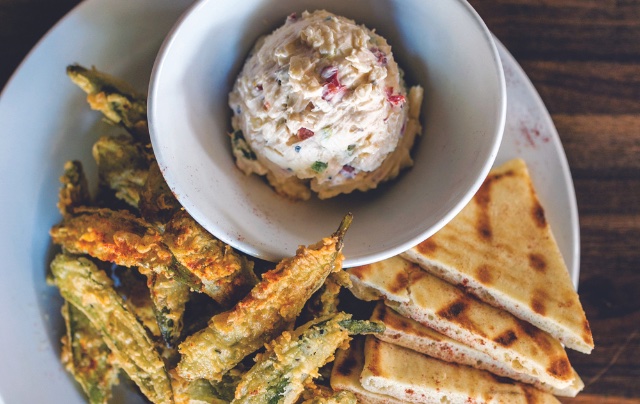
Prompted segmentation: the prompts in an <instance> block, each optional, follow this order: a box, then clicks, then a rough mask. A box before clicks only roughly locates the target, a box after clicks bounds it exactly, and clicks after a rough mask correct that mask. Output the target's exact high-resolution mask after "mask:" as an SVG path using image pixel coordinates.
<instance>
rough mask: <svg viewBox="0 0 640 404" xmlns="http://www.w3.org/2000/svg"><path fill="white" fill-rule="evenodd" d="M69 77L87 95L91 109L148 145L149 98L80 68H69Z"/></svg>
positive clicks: (119, 82)
mask: <svg viewBox="0 0 640 404" xmlns="http://www.w3.org/2000/svg"><path fill="white" fill-rule="evenodd" d="M67 75H68V76H69V78H71V80H72V81H73V82H74V83H75V84H77V85H78V87H80V88H81V89H82V90H83V91H84V92H85V93H87V101H88V102H89V105H90V106H91V108H92V109H94V110H97V111H100V112H102V114H103V115H104V116H105V118H106V120H107V121H108V122H110V123H112V124H114V125H120V126H122V127H124V128H125V129H126V130H127V131H128V132H129V133H131V134H132V135H133V136H134V137H135V138H136V139H138V140H140V141H141V142H143V143H144V144H147V143H149V128H148V125H147V100H146V96H145V95H143V94H140V93H138V92H136V91H135V89H134V88H133V87H132V86H131V85H129V84H128V83H125V82H124V81H122V80H119V79H117V78H115V77H113V76H111V75H109V74H106V73H103V72H100V71H98V70H96V69H95V68H91V69H87V68H85V67H83V66H80V65H70V66H67Z"/></svg>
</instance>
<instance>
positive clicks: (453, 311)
mask: <svg viewBox="0 0 640 404" xmlns="http://www.w3.org/2000/svg"><path fill="white" fill-rule="evenodd" d="M347 273H349V276H350V279H351V282H352V283H353V285H354V287H352V288H351V289H350V290H351V292H352V293H353V294H354V295H355V296H356V297H358V298H360V299H362V300H366V299H370V298H371V297H372V296H379V297H382V298H384V302H385V304H387V305H388V306H389V307H391V308H393V309H394V310H395V311H397V312H398V313H400V314H401V315H403V316H405V317H408V318H411V319H413V320H415V321H417V322H419V323H421V324H423V325H425V326H427V327H429V328H432V329H435V330H436V331H439V332H440V333H442V334H444V335H446V336H448V337H449V338H451V339H454V340H456V341H458V342H461V343H463V344H465V345H468V346H471V347H472V348H475V349H476V350H478V351H481V352H484V353H485V354H487V355H489V356H491V357H492V358H494V359H495V360H497V361H499V362H501V363H503V364H504V365H505V366H508V367H509V368H510V369H511V370H512V371H514V372H518V373H524V374H526V375H528V377H531V378H534V379H537V380H538V381H539V382H540V383H544V384H547V385H549V386H550V387H552V388H554V389H558V390H562V389H565V388H568V387H570V386H571V385H573V384H574V383H576V380H575V378H576V375H575V372H574V371H573V369H572V367H571V364H570V362H569V359H568V358H567V353H566V352H565V350H564V348H563V347H562V345H561V344H560V342H558V340H556V339H555V338H553V337H552V336H551V335H549V334H548V333H546V332H544V331H541V330H540V329H538V328H536V327H534V326H532V325H531V324H529V323H527V322H526V321H523V320H520V319H518V318H516V317H514V316H513V315H512V314H510V313H508V312H506V311H504V310H501V309H498V308H496V307H493V306H491V305H489V304H486V303H484V302H482V301H480V300H477V299H475V298H474V297H473V296H471V295H469V294H467V293H465V292H464V291H462V290H461V289H459V288H457V287H455V286H453V285H451V284H449V283H447V282H445V281H443V280H441V279H439V278H437V277H436V276H434V275H432V274H430V273H429V272H427V271H424V270H422V269H421V268H420V267H419V266H418V265H416V264H413V263H411V262H409V261H406V260H404V259H403V258H400V257H397V256H396V257H392V258H389V259H386V260H384V261H379V262H376V263H373V264H369V265H364V266H360V267H353V268H349V269H347ZM362 290H366V293H364V294H359V292H360V291H362Z"/></svg>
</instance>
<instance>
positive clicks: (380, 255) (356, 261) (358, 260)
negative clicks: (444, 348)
mask: <svg viewBox="0 0 640 404" xmlns="http://www.w3.org/2000/svg"><path fill="white" fill-rule="evenodd" d="M209 1H212V0H198V1H196V2H195V3H194V4H193V5H191V6H190V7H189V8H188V9H187V10H186V11H185V12H184V13H183V14H182V15H181V16H180V17H179V18H178V19H177V20H176V22H175V24H174V25H173V27H172V28H171V30H170V31H169V33H168V34H167V36H166V37H165V39H164V41H163V42H162V45H161V46H160V49H159V51H158V54H157V56H156V59H155V61H154V64H153V68H152V71H151V79H150V82H149V91H148V97H147V100H148V102H147V116H148V125H149V132H150V135H151V143H152V145H153V144H157V143H158V140H156V135H155V134H156V130H155V125H154V121H153V119H152V117H153V111H154V109H155V102H154V101H153V100H154V99H155V97H154V94H155V93H156V92H157V84H156V83H157V80H156V78H157V77H158V76H159V75H160V71H161V69H162V63H161V62H162V60H163V59H164V58H165V54H166V53H167V52H168V51H169V49H170V48H171V45H172V43H173V41H174V39H175V37H176V35H175V34H176V32H177V31H178V30H179V29H180V27H181V25H182V23H183V21H185V20H186V19H187V18H188V17H189V16H190V15H191V14H192V13H195V12H197V11H198V10H199V8H201V7H204V4H206V3H207V2H209ZM454 1H456V2H457V3H459V4H460V5H461V6H462V7H464V8H465V9H466V10H467V11H468V12H469V14H470V15H471V16H472V19H473V20H474V21H475V23H476V25H477V26H478V27H479V28H480V31H481V33H482V36H483V38H484V40H485V41H486V42H487V43H488V45H489V48H490V51H491V59H492V62H493V66H494V73H495V74H496V75H497V79H498V86H499V92H500V99H499V103H500V105H499V107H498V111H497V114H498V117H497V118H498V119H497V126H496V133H495V136H494V138H493V144H492V145H491V148H490V152H489V158H488V159H486V160H485V163H484V165H483V167H482V168H481V170H480V172H479V175H478V176H477V177H476V179H475V181H474V182H473V184H472V186H471V187H469V189H468V190H467V192H466V193H465V195H464V196H463V197H462V198H460V200H459V201H458V202H457V203H455V204H454V205H453V207H452V208H451V209H450V210H449V212H448V213H446V214H445V215H443V217H441V218H440V219H439V220H438V221H437V222H436V223H435V224H434V225H433V226H430V227H429V228H428V229H426V230H424V231H422V232H420V233H419V234H417V235H416V236H415V237H411V238H409V239H408V240H407V241H405V242H403V243H400V244H398V245H397V246H395V247H392V248H387V249H386V250H383V251H379V252H372V253H370V254H367V255H364V256H361V257H355V258H349V257H345V259H344V261H343V263H342V266H343V267H344V268H350V267H354V266H360V265H367V264H371V263H373V262H378V261H382V260H385V259H387V258H391V257H393V256H396V255H398V254H400V253H402V252H405V251H407V250H409V249H410V248H412V247H414V246H416V245H418V244H419V243H421V242H422V241H424V240H425V239H427V238H429V237H430V236H432V235H433V234H435V233H436V232H437V231H438V230H440V229H442V228H443V227H444V226H445V225H446V224H447V223H449V222H450V221H451V220H452V219H453V218H454V217H455V216H456V215H457V214H458V213H460V211H461V210H462V209H463V208H464V207H465V206H466V205H467V204H468V203H469V201H471V198H472V197H473V196H474V195H475V194H476V192H477V191H478V189H480V186H481V185H482V183H483V182H484V180H485V179H486V177H487V175H488V174H489V171H490V170H491V167H492V166H493V163H494V161H495V159H496V156H497V155H498V150H499V149H500V144H501V142H502V136H503V134H504V128H505V124H506V117H507V86H506V81H505V76H504V70H503V68H502V62H501V60H500V55H499V53H498V48H497V46H496V43H495V41H494V38H493V35H492V34H491V31H489V28H488V27H487V26H486V24H485V23H484V21H483V20H482V18H481V17H480V15H479V14H478V13H477V12H476V10H475V9H474V8H473V7H472V6H471V5H470V4H469V3H468V2H467V1H465V0H454ZM161 156H162V153H161V152H160V151H157V152H156V159H157V160H158V162H159V163H160V164H161V167H164V168H165V169H163V170H162V175H163V176H164V178H165V180H166V181H167V183H168V184H169V186H170V188H171V189H172V191H174V192H175V191H176V190H177V191H179V189H177V188H179V187H175V181H173V179H172V176H171V173H170V170H169V169H168V167H167V166H165V165H163V164H162V161H161V160H163V159H162V157H161ZM176 194H177V196H176V197H177V198H178V201H179V202H180V204H181V205H182V206H183V207H184V209H185V210H186V211H187V212H189V213H190V214H191V215H192V216H193V218H194V219H195V220H196V221H197V222H199V223H202V220H201V218H200V216H201V211H200V209H199V208H197V207H196V206H195V205H193V204H192V203H191V201H190V200H189V199H185V198H180V197H179V195H183V194H184V193H182V192H176ZM205 227H206V226H205ZM207 230H209V231H211V230H210V229H207ZM212 233H213V232H212ZM219 233H220V234H213V235H214V236H215V237H217V238H219V239H220V240H221V241H223V242H224V243H226V244H228V245H230V246H232V247H233V248H236V249H238V250H240V251H242V252H244V253H245V254H248V255H250V256H253V257H257V258H259V259H262V260H266V261H272V262H277V261H279V260H280V258H278V257H271V256H270V254H268V253H265V252H264V251H261V250H259V249H257V248H256V247H255V246H253V245H252V244H249V243H244V242H242V241H241V240H238V239H236V238H227V237H225V236H224V232H223V231H221V232H219Z"/></svg>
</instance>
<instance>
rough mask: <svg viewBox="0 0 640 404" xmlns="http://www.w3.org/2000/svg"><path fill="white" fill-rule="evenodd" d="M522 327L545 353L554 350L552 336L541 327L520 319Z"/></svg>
mask: <svg viewBox="0 0 640 404" xmlns="http://www.w3.org/2000/svg"><path fill="white" fill-rule="evenodd" d="M518 322H519V324H520V329H521V330H522V332H524V333H525V334H527V335H528V336H529V337H531V339H532V340H533V342H534V343H535V344H536V345H537V346H538V347H539V348H540V349H541V350H542V351H543V352H545V353H547V354H549V353H551V352H553V351H554V349H553V345H552V342H551V341H552V340H551V336H550V335H549V334H547V333H545V332H544V331H542V330H540V329H539V328H537V327H535V326H533V325H531V324H529V323H527V322H526V321H523V320H519V321H518Z"/></svg>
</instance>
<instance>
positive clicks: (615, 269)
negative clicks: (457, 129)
mask: <svg viewBox="0 0 640 404" xmlns="http://www.w3.org/2000/svg"><path fill="white" fill-rule="evenodd" d="M77 3H78V0H56V1H51V0H0V61H1V63H0V86H4V84H5V82H6V81H7V79H8V78H9V75H10V74H11V72H12V71H13V70H14V69H15V68H16V67H17V66H18V64H19V63H20V61H21V60H22V59H23V58H24V56H25V55H26V54H27V52H28V51H29V50H30V49H31V47H32V46H33V45H34V44H35V43H36V42H37V40H38V39H39V38H40V37H41V36H42V35H43V34H44V33H45V32H46V31H47V30H48V29H49V28H50V27H51V26H52V25H53V24H54V23H55V22H56V21H57V20H58V19H59V18H60V17H61V16H63V15H64V14H65V13H66V12H67V11H68V10H70V9H71V8H72V7H73V6H74V5H75V4H77ZM470 3H471V5H472V6H473V7H474V8H475V9H476V10H477V11H478V13H479V14H480V16H481V17H482V18H483V19H484V20H485V22H486V24H487V26H488V27H489V28H490V29H491V31H492V32H493V33H494V34H495V35H496V36H497V38H498V39H499V40H500V41H502V42H503V43H504V44H505V46H506V47H507V49H509V51H510V52H511V53H512V54H513V55H514V57H515V58H516V60H517V61H518V62H519V63H520V64H521V65H522V67H523V68H524V70H525V72H526V73H527V74H528V76H529V77H530V79H531V80H532V82H533V84H534V86H535V87H536V89H537V90H538V92H539V93H540V95H541V97H542V99H543V101H544V102H545V104H546V105H547V108H548V109H549V111H550V113H551V114H552V118H553V120H554V122H555V124H556V127H557V129H558V132H559V134H560V137H561V139H562V142H563V145H564V148H565V152H566V155H567V159H568V161H569V165H570V167H571V172H572V175H573V179H574V183H575V188H576V196H577V200H578V208H579V212H580V236H581V242H582V245H581V253H582V256H581V276H580V286H579V291H580V295H581V299H582V302H583V305H584V308H585V311H586V313H587V317H588V318H589V320H590V322H591V327H592V330H593V334H594V339H595V342H596V349H595V350H594V351H593V353H592V354H591V355H583V354H579V353H576V352H569V355H570V359H571V361H572V363H573V365H574V367H575V368H576V370H577V371H578V372H579V373H580V375H581V376H582V378H583V380H584V381H585V384H586V388H585V391H584V393H583V394H581V395H580V396H579V397H578V398H576V399H562V400H561V401H562V402H564V403H572V404H575V403H580V404H594V403H602V404H613V403H620V404H629V403H639V402H640V242H639V240H640V1H637V0H634V1H631V0H556V1H553V0H471V1H470Z"/></svg>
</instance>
